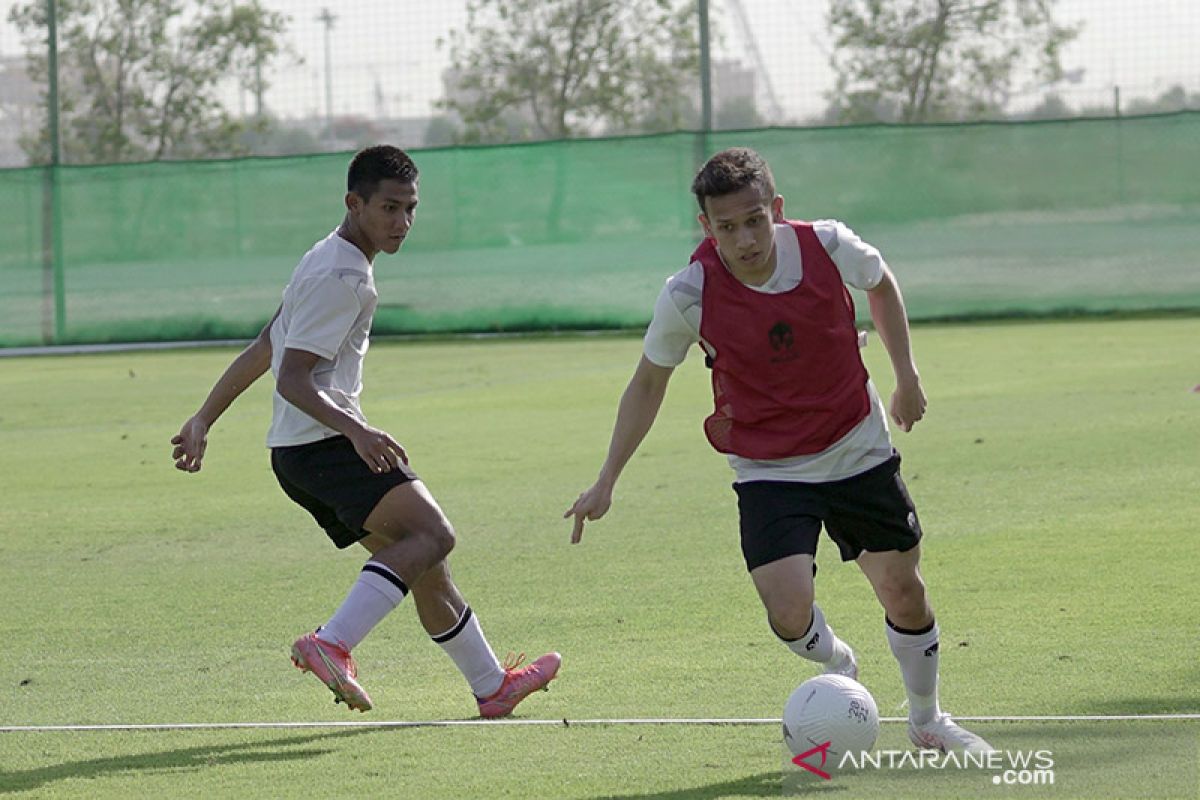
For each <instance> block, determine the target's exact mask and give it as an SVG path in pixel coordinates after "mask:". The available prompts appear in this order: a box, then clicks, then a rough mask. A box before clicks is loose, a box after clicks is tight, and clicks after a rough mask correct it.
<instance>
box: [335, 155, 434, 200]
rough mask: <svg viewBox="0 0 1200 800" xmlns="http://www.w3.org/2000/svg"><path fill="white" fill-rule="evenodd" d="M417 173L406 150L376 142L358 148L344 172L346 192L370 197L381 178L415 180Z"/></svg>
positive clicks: (402, 181)
mask: <svg viewBox="0 0 1200 800" xmlns="http://www.w3.org/2000/svg"><path fill="white" fill-rule="evenodd" d="M419 176H420V173H419V172H418V171H417V165H416V164H415V163H413V160H412V159H411V158H410V157H409V155H408V153H406V152H404V151H403V150H401V149H400V148H399V147H393V146H391V145H390V144H377V145H374V146H373V147H364V148H363V149H362V150H359V151H358V152H357V153H356V154H355V155H354V158H353V159H352V160H351V161H350V169H349V170H348V171H347V172H346V191H348V192H354V193H355V194H357V195H358V196H359V197H361V198H362V199H363V200H370V199H371V195H373V194H375V190H376V189H378V188H379V184H380V182H381V181H386V180H394V181H400V183H416V182H417V178H418V177H419Z"/></svg>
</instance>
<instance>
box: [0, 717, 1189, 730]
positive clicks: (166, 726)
mask: <svg viewBox="0 0 1200 800" xmlns="http://www.w3.org/2000/svg"><path fill="white" fill-rule="evenodd" d="M955 719H956V720H961V721H963V722H1139V721H1153V720H1159V721H1200V713H1197V714H1058V715H1054V714H1052V715H1046V716H977V717H965V716H964V717H955ZM907 721H908V718H907V717H881V718H880V722H887V723H898V722H907ZM780 723H781V720H779V719H777V718H773V717H710V718H704V717H700V718H671V717H637V718H616V719H495V720H488V719H451V720H425V721H405V720H380V721H378V722H376V721H366V720H345V721H341V722H335V721H330V722H163V723H147V724H130V725H0V733H52V732H64V731H183V730H222V729H233V728H236V729H246V728H272V729H279V728H282V729H298V728H464V727H484V726H497V725H508V726H529V725H537V726H557V727H564V728H566V727H571V726H579V725H593V726H594V725H779V724H780Z"/></svg>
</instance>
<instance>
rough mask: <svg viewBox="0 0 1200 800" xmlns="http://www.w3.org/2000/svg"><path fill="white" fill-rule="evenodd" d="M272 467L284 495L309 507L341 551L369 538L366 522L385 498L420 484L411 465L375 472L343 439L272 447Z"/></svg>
mask: <svg viewBox="0 0 1200 800" xmlns="http://www.w3.org/2000/svg"><path fill="white" fill-rule="evenodd" d="M271 469H272V470H274V471H275V477H276V478H277V479H278V480H279V485H280V486H281V487H282V488H283V491H284V493H285V494H287V496H288V497H290V498H292V499H293V500H295V501H296V502H297V503H299V504H300V505H301V506H303V507H304V508H305V509H307V510H308V512H309V513H310V514H312V515H313V519H315V520H316V521H317V524H318V525H320V526H321V527H322V528H324V529H325V532H326V533H327V534H329V538H330V539H332V540H333V543H334V544H335V545H337V546H338V547H339V548H341V547H349V546H350V545H352V544H354V543H355V542H357V541H358V540H359V539H361V538H363V537H364V536H366V535H367V532H366V531H365V530H363V523H364V522H366V521H367V517H369V516H370V515H371V512H372V511H373V510H374V509H375V506H377V505H378V504H379V501H380V500H382V499H383V496H384V495H385V494H387V493H388V492H390V491H391V490H392V489H394V488H395V487H397V486H399V485H401V484H404V483H408V482H410V481H415V480H420V479H419V478H418V477H417V474H416V473H415V472H413V471H412V470H411V469H409V466H408V465H407V464H401V465H400V467H399V468H398V469H393V470H392V471H391V472H382V473H379V472H373V471H372V470H371V468H370V467H368V466H367V464H366V462H365V461H363V460H362V459H361V458H359V456H358V453H357V452H355V450H354V445H352V444H350V440H349V439H347V438H346V437H345V436H332V437H330V438H328V439H322V440H321V441H319V442H312V443H310V444H298V445H292V446H290V447H273V448H271Z"/></svg>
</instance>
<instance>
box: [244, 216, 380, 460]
mask: <svg viewBox="0 0 1200 800" xmlns="http://www.w3.org/2000/svg"><path fill="white" fill-rule="evenodd" d="M377 302H378V295H377V294H376V292H375V278H374V275H373V273H372V271H371V263H370V262H369V261H367V257H366V256H364V255H363V253H362V251H361V250H359V249H358V247H356V246H355V245H354V244H352V243H350V242H348V241H346V240H345V239H343V238H342V237H341V236H339V235H338V234H337V231H334V232H333V233H331V234H329V235H328V236H326V237H325V238H324V239H322V240H321V241H319V242H317V243H316V244H315V245H313V246H312V249H311V250H309V251H308V252H307V253H306V254H305V255H304V258H302V259H301V260H300V264H299V265H298V266H297V267H296V270H295V272H293V273H292V279H291V281H290V282H289V283H288V285H287V287H286V288H285V289H284V290H283V306H282V308H281V310H280V312H279V317H278V318H277V319H276V320H275V323H274V324H273V325H272V326H271V373H272V374H273V375H274V376H275V377H276V378H277V379H278V377H279V366H280V364H282V363H283V351H284V349H285V348H289V347H290V348H292V349H294V350H305V351H307V352H309V353H314V354H316V355H318V356H320V357H321V360H320V361H318V362H317V366H316V367H315V368H314V369H313V372H312V377H313V383H314V384H315V385H316V387H317V391H318V392H320V393H322V394H324V395H325V396H326V397H327V398H329V400H330V401H332V402H333V404H334V405H336V406H337V407H338V408H341V409H342V410H344V411H346V412H348V413H349V414H352V415H353V416H355V417H357V418H358V419H360V420H363V421H364V422H365V421H366V418H365V417H364V416H363V413H362V409H361V408H360V407H359V401H358V398H359V395H360V394H361V393H362V367H363V357H364V356H365V355H366V354H367V347H368V346H369V341H368V333H369V332H370V330H371V318H372V316H373V315H374V313H375V305H376V303H377ZM337 435H338V432H337V431H335V430H333V429H332V428H328V427H326V426H325V425H322V424H321V423H319V422H317V421H316V420H315V419H313V418H312V417H310V416H309V415H308V414H305V413H304V412H303V411H301V410H300V409H298V408H296V407H295V406H294V405H292V404H291V403H289V402H288V401H287V400H284V399H283V397H281V396H280V394H279V392H278V391H276V392H275V396H274V407H273V414H272V417H271V429H270V431H268V433H267V446H268V447H286V446H288V445H296V444H308V443H309V442H316V441H320V440H321V439H327V438H329V437H330V436H337Z"/></svg>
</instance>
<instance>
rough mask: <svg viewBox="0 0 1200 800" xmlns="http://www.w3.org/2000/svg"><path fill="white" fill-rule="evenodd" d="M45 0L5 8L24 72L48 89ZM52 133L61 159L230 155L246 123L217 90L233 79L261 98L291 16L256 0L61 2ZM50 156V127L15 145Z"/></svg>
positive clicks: (255, 123) (239, 146)
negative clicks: (23, 54) (22, 48)
mask: <svg viewBox="0 0 1200 800" xmlns="http://www.w3.org/2000/svg"><path fill="white" fill-rule="evenodd" d="M46 5H47V4H46V3H45V2H42V0H29V1H28V2H25V3H22V4H19V5H17V6H15V7H13V8H12V10H11V11H10V12H9V17H8V18H9V21H10V22H11V23H13V24H14V25H16V27H17V28H18V29H19V30H20V31H21V33H22V36H23V38H24V40H25V44H26V47H27V54H28V55H27V61H28V70H29V74H30V77H31V78H32V79H33V80H34V81H37V82H40V83H42V85H47V74H48V71H47V58H46V32H47V18H46ZM57 6H58V10H57V15H56V21H57V26H58V40H59V41H58V53H59V81H58V90H59V103H58V106H59V130H60V143H61V148H62V157H63V160H64V161H65V162H67V163H108V162H120V161H132V160H158V159H163V158H181V157H195V156H225V155H236V154H239V153H241V152H242V151H243V148H244V142H245V141H246V136H245V133H246V130H247V128H254V127H259V128H261V127H262V126H263V125H264V124H265V120H262V119H255V120H251V121H249V122H247V121H242V120H237V119H234V118H233V117H232V116H231V115H230V113H229V111H228V110H227V109H226V108H225V107H224V105H223V104H222V103H221V101H220V99H219V97H218V87H219V85H220V84H221V82H223V81H225V82H228V81H230V80H233V81H237V82H238V84H240V86H241V87H243V88H245V89H247V90H249V91H250V92H251V93H253V94H257V95H258V96H261V94H262V92H263V91H264V90H265V88H266V86H265V84H264V83H263V81H262V77H261V76H262V74H263V72H264V71H265V69H266V67H267V65H268V64H270V63H271V62H272V61H273V60H275V59H276V58H277V57H279V56H280V55H281V54H282V52H283V50H282V49H281V47H280V45H279V40H280V37H281V36H282V35H283V33H284V31H285V28H286V22H287V18H286V17H284V16H283V15H282V14H278V13H276V12H273V11H269V10H267V9H266V8H264V7H263V6H262V4H261V3H260V2H259V0H235V1H234V2H232V3H227V2H222V3H214V2H207V1H206V0H58V3H57ZM22 146H23V148H24V149H25V151H26V152H27V153H28V154H29V156H30V158H31V160H32V161H33V162H34V163H45V162H46V161H48V160H49V152H50V151H49V132H48V128H47V127H43V128H42V130H41V131H39V132H38V133H37V134H35V135H34V136H32V137H28V138H27V139H25V140H23V141H22Z"/></svg>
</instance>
